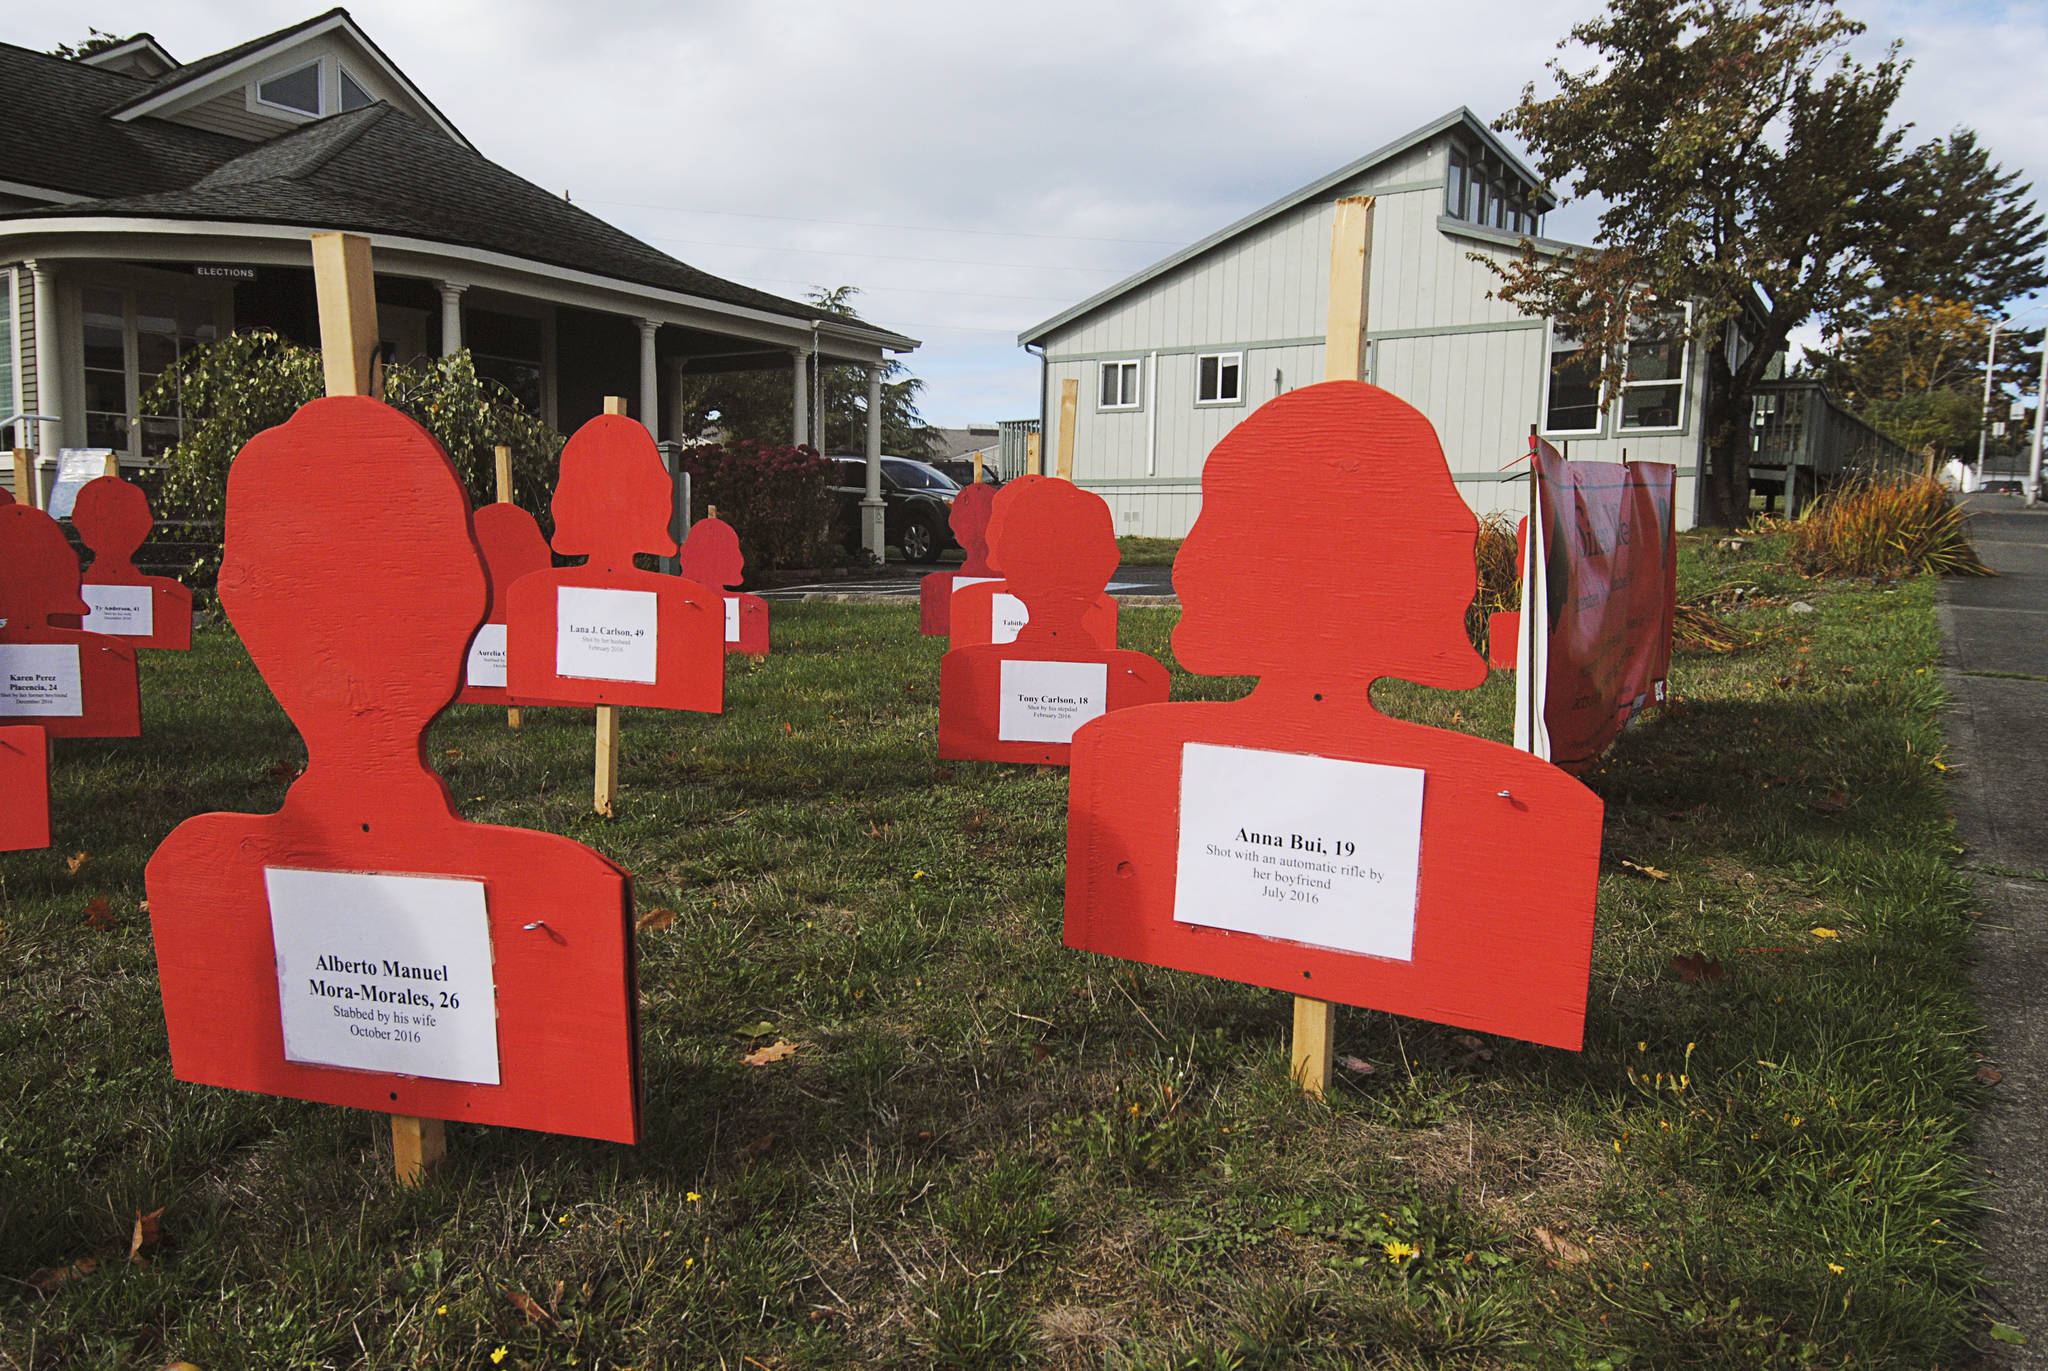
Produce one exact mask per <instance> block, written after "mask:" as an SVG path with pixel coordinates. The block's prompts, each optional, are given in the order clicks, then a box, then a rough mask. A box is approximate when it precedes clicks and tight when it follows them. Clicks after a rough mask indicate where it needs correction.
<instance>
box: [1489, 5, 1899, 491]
mask: <svg viewBox="0 0 2048 1371" xmlns="http://www.w3.org/2000/svg"><path fill="white" fill-rule="evenodd" d="M1862 32H1863V26H1862V25H1861V24H1858V23H1856V22H1855V21H1853V20H1851V19H1849V18H1847V17H1846V16H1844V15H1843V14H1842V13H1841V12H1840V11H1839V10H1837V9H1836V8H1835V7H1834V6H1833V5H1832V4H1829V3H1826V0H1676V2H1675V3H1674V2H1673V0H1609V4H1608V8H1607V11H1606V13H1604V14H1602V15H1601V16H1600V17H1598V18H1595V19H1592V20H1589V21H1587V22H1585V23H1582V24H1579V25H1577V26H1576V27H1574V28H1573V29H1572V31H1571V34H1570V36H1569V38H1568V39H1567V40H1566V41H1565V42H1564V43H1561V44H1560V47H1561V48H1569V47H1571V46H1572V45H1573V44H1576V45H1578V47H1579V48H1581V49H1583V50H1584V51H1585V52H1587V53H1588V54H1590V56H1591V58H1592V61H1591V64H1590V65H1589V66H1587V67H1585V68H1584V69H1577V68H1574V67H1572V66H1570V65H1568V64H1567V62H1566V61H1565V60H1564V59H1562V58H1558V59H1553V60H1552V61H1551V62H1550V63H1549V65H1548V71H1549V73H1550V76H1551V79H1552V80H1553V81H1554V82H1555V84H1556V87H1557V89H1556V91H1555V93H1554V94H1551V95H1548V96H1543V97H1539V96H1538V94H1537V92H1536V88H1535V86H1534V85H1533V83H1532V84H1531V85H1530V86H1528V87H1526V88H1525V89H1524V90H1523V93H1522V99H1521V102H1520V104H1518V105H1517V106H1516V107H1515V108H1514V109H1513V110H1512V111H1510V112H1509V113H1508V114H1507V115H1505V116H1504V117H1503V118H1502V120H1501V121H1500V122H1501V126H1502V127H1503V128H1506V129H1509V130H1512V131H1513V132H1515V133H1517V134H1519V135H1520V136H1521V137H1522V139H1523V141H1524V142H1525V143H1526V144H1527V145H1528V147H1529V149H1530V151H1531V154H1532V156H1533V158H1534V161H1535V164H1536V166H1537V168H1538V170H1539V171H1540V172H1541V173H1542V174H1543V176H1544V177H1545V178H1546V179H1548V180H1549V181H1551V182H1552V183H1553V184H1557V185H1564V186H1568V187H1569V189H1570V191H1571V193H1572V194H1575V195H1594V196H1598V197H1600V198H1601V199H1602V200H1604V201H1605V202H1606V205H1607V208H1606V210H1605V211H1604V212H1603V213H1602V215H1601V217H1600V237H1601V241H1602V248H1601V249H1600V250H1599V251H1597V252H1593V251H1589V252H1583V253H1566V254H1562V255H1546V254H1544V253H1540V252H1538V251H1537V250H1536V248H1535V246H1534V245H1533V244H1525V245H1524V247H1523V249H1522V251H1521V253H1520V254H1519V255H1518V256H1517V257H1515V258H1513V259H1511V260H1509V261H1508V262H1506V263H1504V264H1502V265H1499V266H1497V267H1496V268H1495V269H1496V271H1498V272H1499V273H1500V277H1501V283H1500V286H1499V287H1498V289H1497V294H1499V295H1500V296H1501V298H1503V299H1506V300H1509V301H1512V302H1513V303H1515V304H1516V305H1518V306H1519V307H1520V308H1521V309H1522V310H1523V311H1524V312H1526V313H1529V314H1534V315H1549V316H1551V317H1552V318H1554V319H1555V320H1556V321H1557V325H1558V327H1559V328H1560V329H1562V330H1564V331H1566V332H1568V333H1570V334H1572V335H1574V336H1576V337H1577V338H1579V339H1580V340H1581V342H1582V343H1583V344H1585V345H1587V347H1588V349H1589V352H1588V355H1599V356H1602V357H1603V359H1604V360H1603V368H1604V370H1605V372H1606V375H1605V377H1604V379H1605V380H1606V381H1607V383H1608V393H1609V394H1613V393H1614V383H1615V382H1617V381H1619V380H1620V372H1621V368H1622V366H1623V359H1624V357H1625V355H1626V343H1627V342H1628V340H1629V339H1630V337H1631V336H1635V335H1637V334H1639V333H1640V332H1641V331H1642V330H1643V329H1644V328H1645V327H1646V326H1647V325H1648V323H1649V321H1650V320H1652V319H1653V318H1655V317H1656V316H1657V315H1658V314H1660V313H1663V312H1668V311H1669V310H1670V309H1671V308H1672V307H1673V305H1675V304H1679V303H1686V302H1689V303H1690V304H1691V305H1692V307H1693V313H1692V322H1691V336H1692V337H1693V338H1694V339H1696V340H1702V341H1704V342H1707V343H1714V344H1718V343H1721V342H1722V341H1724V340H1725V339H1727V338H1728V336H1729V330H1730V329H1731V328H1735V329H1738V330H1739V333H1740V335H1741V339H1742V342H1741V345H1740V346H1736V347H1733V348H1731V347H1725V346H1702V347H1700V348H1699V349H1698V355H1699V356H1700V357H1701V359H1702V362H1703V365H1704V366H1705V368H1706V372H1707V405H1706V415H1705V423H1706V435H1707V445H1708V451H1709V453H1710V466H1709V471H1708V476H1707V480H1706V491H1705V494H1706V499H1705V501H1704V505H1705V508H1704V510H1703V511H1702V512H1703V515H1704V517H1705V518H1706V519H1707V520H1708V521H1709V522H1714V523H1720V524H1734V523H1739V522H1741V521H1743V520H1744V519H1746V518H1747V516H1748V508H1749V447H1748V438H1749V416H1750V409H1751V397H1752V395H1753V394H1754V392H1755V389H1756V386H1757V385H1758V383H1759V382H1761V381H1762V380H1763V379H1764V378H1765V375H1766V371H1767V368H1769V366H1770V364H1771V362H1772V359H1773V358H1774V357H1775V356H1776V355H1777V354H1778V353H1779V352H1781V351H1782V350H1783V349H1784V347H1785V344H1786V340H1787V339H1788V338H1789V337H1790V335H1791V333H1792V331H1793V330H1794V329H1796V328H1798V327H1799V326H1800V325H1802V324H1804V323H1806V322H1808V321H1809V320H1811V319H1813V318H1815V317H1816V316H1821V317H1826V316H1828V315H1830V314H1832V313H1833V312H1834V311H1835V310H1837V309H1839V308H1840V307H1842V306H1843V305H1844V304H1845V303H1847V302H1848V301H1849V300H1850V299H1852V298H1853V297H1854V296H1855V295H1856V293H1857V289H1858V286H1859V284H1860V282H1861V279H1862V278H1861V273H1860V271H1859V270H1858V265H1859V263H1861V262H1862V261H1863V260H1864V259H1865V257H1866V255H1867V254H1868V253H1869V252H1870V251H1871V250H1872V247H1873V245H1874V244H1875V243H1876V242H1877V241H1878V240H1879V239H1880V238H1881V237H1882V236H1883V235H1884V234H1886V233H1887V232H1889V231H1890V228H1891V223H1892V218H1891V209H1890V206H1889V203H1888V197H1889V196H1890V195H1891V194H1892V193H1893V192H1894V191H1895V190H1896V189H1897V188H1898V186H1899V184H1900V181H1901V176H1902V172H1901V166H1900V153H1899V148H1900V144H1901V141H1902V138H1903V130H1900V129H1897V128H1894V127H1892V126H1891V111H1892V105H1893V102H1894V101H1895V100H1896V99H1897V97H1898V93H1899V86H1900V82H1901V80H1902V78H1903V76H1904V64H1903V63H1902V62H1901V60H1900V58H1899V56H1898V49H1897V45H1896V44H1895V45H1893V46H1892V47H1891V48H1890V49H1888V50H1887V51H1886V53H1885V55H1884V57H1883V58H1882V59H1881V60H1880V61H1878V62H1877V63H1876V64H1875V65H1874V66H1865V65H1863V64H1862V63H1860V62H1858V61H1857V60H1855V59H1854V58H1853V57H1852V56H1851V55H1850V54H1849V52H1848V44H1849V42H1850V40H1851V39H1853V38H1855V37H1856V36H1858V35H1859V34H1861V33H1862Z"/></svg>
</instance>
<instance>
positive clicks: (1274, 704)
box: [1066, 381, 1601, 1048]
mask: <svg viewBox="0 0 2048 1371" xmlns="http://www.w3.org/2000/svg"><path fill="white" fill-rule="evenodd" d="M1303 491H1307V492H1309V498H1307V499H1305V500H1304V499H1301V498H1300V492H1303ZM1282 522H1284V523H1285V524H1286V525H1287V526H1288V527H1289V529H1290V531H1291V532H1292V533H1293V534H1294V535H1295V536H1292V537H1290V538H1289V539H1287V540H1286V541H1284V542H1279V543H1276V542H1275V541H1274V539H1273V537H1272V531H1273V529H1274V528H1275V527H1276V526H1279V524H1280V523H1282ZM1477 536H1478V522H1477V520H1476V519H1475V518H1474V517H1473V514H1472V511H1471V510H1470V509H1469V508H1467V507H1466V504H1465V502H1464V500H1463V499H1462V498H1461V497H1460V496H1459V494H1458V491H1457V487H1456V486H1455V485H1453V483H1452V481H1451V476H1450V472H1449V470H1448V468H1447V467H1446V466H1445V463H1444V458H1443V451H1442V449H1441V448H1440V447H1439V446H1438V444H1437V438H1436V433H1435V431H1434V430H1432V429H1431V428H1430V426H1429V421H1428V420H1427V419H1425V418H1423V416H1422V415H1421V414H1420V413H1419V412H1417V411H1416V410H1415V409H1414V408H1413V407H1411V406H1410V405H1408V404H1407V403H1405V402H1404V401H1402V400H1400V399H1398V398H1396V397H1395V396H1393V395H1391V394H1389V393H1387V392H1386V391H1383V390H1379V389H1377V388H1375V387H1372V386H1368V385H1365V384H1362V383H1360V382H1356V381H1334V382H1327V383H1325V384H1322V385H1315V386H1309V387H1307V388H1305V389H1301V390H1296V391H1292V392H1289V393H1288V394H1286V395H1283V396H1281V397H1280V398H1278V399H1276V400H1273V401H1271V402H1270V403H1268V404H1266V405H1265V406H1263V407H1262V408H1260V409H1259V410H1258V412H1256V413H1254V414H1253V415H1252V416H1251V417H1249V418H1248V419H1246V420H1245V421H1244V422H1243V423H1241V424H1239V425H1238V426H1237V427H1236V428H1235V429H1233V430H1231V432H1230V433H1229V435H1228V436H1226V437H1225V438H1224V439H1223V441H1222V442H1221V443H1219V444H1217V446H1216V449H1215V451H1214V452H1212V453H1211V454H1210V456H1209V461H1208V464H1207V466H1206V467H1205V469H1204V470H1203V472H1202V513H1201V517H1200V518H1199V519H1198V520H1197V521H1196V523H1195V527H1194V530H1193V531H1192V532H1191V533H1190V534H1189V535H1188V538H1187V540H1186V542H1185V543H1184V544H1183V545H1182V547H1181V551H1180V556H1179V558H1178V560H1177V561H1176V563H1175V566H1174V578H1173V579H1174V588H1175V589H1176V590H1177V591H1178V592H1179V593H1180V597H1181V604H1182V606H1183V609H1182V617H1181V621H1180V624H1179V626H1178V627H1177V628H1176V629H1175V630H1174V635H1173V646H1174V652H1175V655H1176V656H1178V658H1179V659H1180V661H1181V662H1182V663H1183V664H1184V665H1186V666H1187V667H1188V668H1189V669H1190V670H1192V671H1197V672H1201V673H1203V674H1205V675H1215V676H1250V675H1256V676H1258V677H1260V678H1261V679H1260V681H1259V684H1258V685H1257V687H1256V688H1255V689H1253V691H1252V693H1251V694H1250V695H1249V696H1247V697H1245V698H1244V699H1242V700H1235V701H1230V702H1228V703H1213V704H1212V703H1182V704H1169V705H1160V706H1157V707H1155V708H1150V709H1133V710H1125V711H1123V712H1120V713H1116V714H1112V715H1110V716H1108V717H1107V718H1104V719H1101V720H1098V721H1096V722H1094V723H1092V724H1089V725H1088V726H1086V727H1084V728H1083V729H1082V730H1081V731H1080V732H1079V733H1078V734H1077V735H1076V736H1075V739H1074V746H1073V762H1072V765H1073V779H1072V784H1071V789H1070V792H1069V809H1068V823H1067V905H1066V941H1067V944H1068V945H1069V946H1071V947H1078V948H1086V949H1088V950H1090V951H1094V952H1103V953H1107V954H1109V955H1111V956H1115V957H1123V958H1126V959H1128V960H1131V961H1139V962H1147V963H1151V964H1153V965H1156V966H1169V967H1175V968H1178V969H1180V970H1184V971H1195V972H1200V973H1202V974H1205V975H1210V976H1220V977H1223V978H1225V979H1228V980H1234V981H1244V982H1249V983H1251V984H1253V985H1264V986H1271V987H1273V988H1274V989H1277V990H1285V991H1291V992H1294V993H1295V994H1298V995H1303V996H1308V997H1311V998H1314V999H1319V1000H1327V1001H1335V1002H1338V1003H1342V1004H1352V1005H1362V1006H1365V1007H1367V1008H1372V1009H1383V1010H1388V1011H1391V1012H1394V1013H1399V1014H1409V1015H1413V1016H1415V1017H1417V1018H1423V1019H1431V1020H1435V1021H1437V1022H1439V1023H1447V1024H1456V1025H1458V1026H1460V1027H1464V1028H1470V1029H1477V1030H1480V1031H1483V1032H1489V1033H1501V1034H1506V1035H1508V1036H1511V1037H1518V1038H1527V1039H1530V1040H1532V1041H1535V1042H1540V1043H1549V1044H1552V1045H1554V1046H1558V1047H1567V1048H1577V1047H1578V1046H1579V1045H1580V1041H1581V1038H1582V1035H1583V1030H1584V1023H1585V1012H1586V983H1587V973H1588V966H1589V963H1590V958H1591V951H1592V939H1593V903H1594V895H1595V886H1596V881H1597V876H1598V866H1599V856H1600V822H1601V804H1600V800H1599V798H1598V797H1597V796H1595V795H1594V794H1593V793H1592V792H1591V791H1589V790H1587V789H1586V788H1585V787H1584V786H1582V785H1580V784H1579V783H1578V782H1577V781H1575V780H1573V779H1572V778H1571V777H1570V776H1567V775H1566V774H1565V773H1564V772H1562V771H1560V770H1558V769H1557V768H1556V767H1553V766H1551V765H1549V764H1548V763H1546V762H1543V761H1540V760H1538V759H1537V758H1535V757H1533V756H1530V755H1529V754H1527V753H1525V752H1518V751H1516V750H1515V749H1513V748H1510V747H1507V746H1505V745H1503V744H1500V743H1493V742H1488V741H1485V740H1483V739H1480V738H1474V737H1470V736H1467V735H1465V734H1460V733H1453V732H1449V731H1447V730H1443V729H1436V728H1427V727H1424V726H1422V725H1419V724H1412V723H1403V722H1400V721H1398V720H1394V719H1389V718H1387V717H1385V716H1384V715H1382V714H1380V713H1378V712H1377V711H1376V710H1375V709H1374V708H1373V706H1372V700H1371V690H1372V685H1373V682H1374V681H1376V680H1378V679H1379V678H1381V677H1383V676H1396V677H1399V678H1401V679H1403V680H1408V681H1414V682H1416V683H1418V684H1421V685H1426V686H1435V687H1438V688H1442V689H1469V688H1471V687H1473V686H1476V685H1478V684H1479V683H1480V682H1481V681H1483V680H1484V679H1485V677H1486V667H1485V664H1484V663H1483V662H1482V661H1481V660H1480V658H1479V654H1478V653H1476V652H1474V651H1473V650H1472V645H1471V643H1470V642H1469V641H1468V640H1467V639H1466V637H1465V630H1464V620H1465V609H1466V607H1467V606H1468V605H1469V604H1470V603H1471V601H1472V597H1473V594H1474V593H1475V591H1476V589H1477V571H1476V568H1475V566H1474V564H1473V547H1474V543H1475V541H1476V539H1477Z"/></svg>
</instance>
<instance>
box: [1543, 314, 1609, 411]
mask: <svg viewBox="0 0 2048 1371" xmlns="http://www.w3.org/2000/svg"><path fill="white" fill-rule="evenodd" d="M1548 375H1549V385H1548V386H1547V387H1546V389H1545V391H1544V397H1543V431H1544V432H1545V433H1598V432H1599V431H1600V360H1599V358H1597V357H1592V356H1589V355H1588V354H1587V352H1586V349H1585V348H1584V347H1583V346H1581V345H1580V343H1579V340H1578V339H1576V338H1573V337H1572V336H1571V335H1569V334H1566V333H1560V332H1558V330H1557V328H1556V326H1555V325H1552V327H1551V330H1550V369H1549V372H1548Z"/></svg>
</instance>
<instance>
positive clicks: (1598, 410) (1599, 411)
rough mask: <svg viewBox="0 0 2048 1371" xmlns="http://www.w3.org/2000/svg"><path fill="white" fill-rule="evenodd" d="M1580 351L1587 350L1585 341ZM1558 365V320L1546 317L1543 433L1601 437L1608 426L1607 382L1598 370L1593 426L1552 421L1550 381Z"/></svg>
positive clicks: (1553, 378) (1573, 436)
mask: <svg viewBox="0 0 2048 1371" xmlns="http://www.w3.org/2000/svg"><path fill="white" fill-rule="evenodd" d="M1579 351H1580V352H1584V351H1586V345H1585V344H1584V343H1580V344H1579ZM1556 365H1557V321H1556V320H1555V319H1545V320H1544V321H1543V429H1542V431H1543V434H1544V436H1546V437H1554V438H1589V437H1591V438H1597V437H1599V436H1600V434H1601V433H1602V432H1603V431H1604V430H1605V429H1606V426H1607V424H1606V420H1607V382H1606V381H1605V380H1603V379H1601V377H1600V375H1599V373H1598V372H1597V371H1596V372H1595V373H1594V378H1593V384H1594V387H1595V389H1596V392H1597V394H1598V399H1597V401H1596V402H1595V404H1594V406H1593V427H1591V428H1558V427H1556V426H1554V425H1553V424H1552V423H1551V422H1550V383H1551V382H1552V381H1553V380H1555V379H1556V375H1557V373H1556V372H1555V370H1554V368H1555V367H1556Z"/></svg>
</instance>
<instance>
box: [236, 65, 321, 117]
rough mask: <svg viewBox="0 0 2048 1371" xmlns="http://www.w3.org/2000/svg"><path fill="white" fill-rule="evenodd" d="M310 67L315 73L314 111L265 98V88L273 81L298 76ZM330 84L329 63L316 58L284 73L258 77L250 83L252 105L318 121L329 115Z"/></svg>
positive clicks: (276, 72)
mask: <svg viewBox="0 0 2048 1371" xmlns="http://www.w3.org/2000/svg"><path fill="white" fill-rule="evenodd" d="M308 67H310V68H312V71H313V106H314V107H313V108H312V109H310V110H303V109H300V108H299V107H298V106H297V105H285V104H280V103H278V102H277V101H275V100H266V99H264V98H263V88H264V87H265V86H267V85H269V84H270V83H271V82H272V81H282V80H283V79H284V78H285V77H287V76H297V75H298V74H299V73H300V72H302V71H305V70H306V69H307V68H308ZM329 84H330V83H329V81H328V79H327V62H326V60H325V59H324V58H319V57H316V58H314V59H313V60H312V61H310V62H306V63H302V64H301V65H299V66H296V67H289V68H287V69H285V70H284V71H274V72H271V73H270V74H269V75H268V76H259V77H257V78H256V79H255V80H253V81H251V82H250V83H249V99H250V101H251V103H253V104H255V105H256V106H258V107H259V108H262V109H274V110H281V111H283V112H284V113H286V114H290V115H294V116H296V117H298V118H300V119H318V118H319V117H320V116H321V115H323V114H325V113H327V87H328V85H329Z"/></svg>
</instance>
